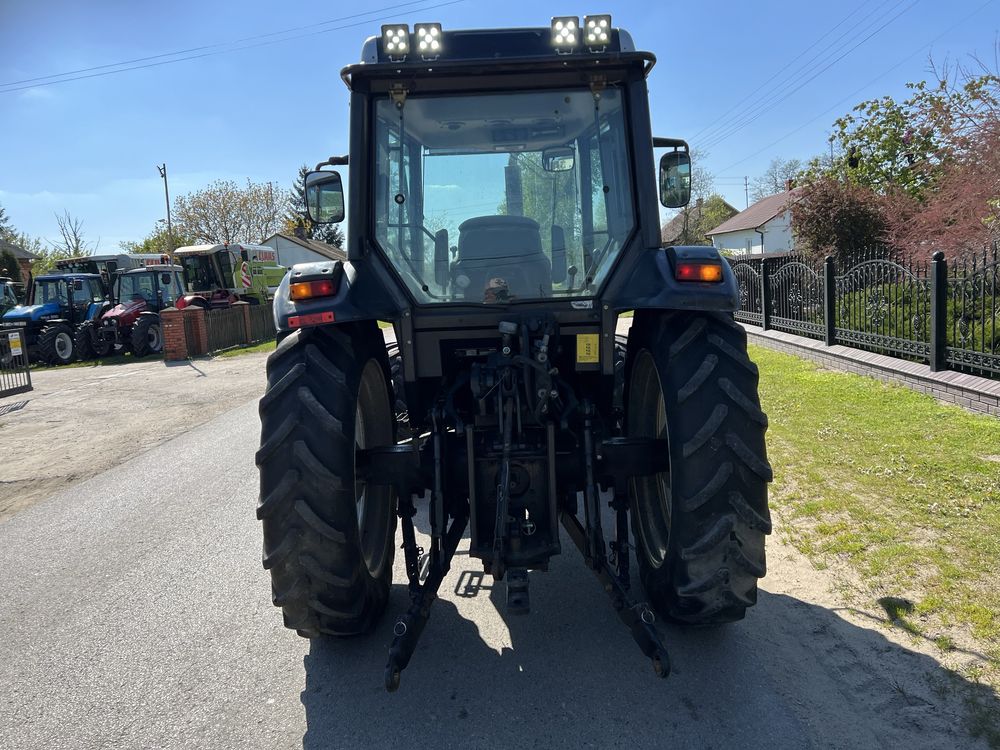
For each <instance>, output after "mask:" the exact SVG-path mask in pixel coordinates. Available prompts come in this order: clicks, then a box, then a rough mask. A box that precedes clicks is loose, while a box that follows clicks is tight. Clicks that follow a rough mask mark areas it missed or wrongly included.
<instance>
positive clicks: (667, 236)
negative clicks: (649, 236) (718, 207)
mask: <svg viewBox="0 0 1000 750" xmlns="http://www.w3.org/2000/svg"><path fill="white" fill-rule="evenodd" d="M722 202H723V203H724V204H725V205H726V208H729V209H731V210H732V211H736V206H731V205H730V204H729V203H728V202H727V201H725V200H723V201H722ZM704 207H705V204H704V202H702V203H696V204H695V205H694V206H693V207H692V208H691V209H689V210H688V212H687V217H688V222H689V223H691V224H693V225H695V226H697V224H698V223H699V222H700V221H701V212H702V211H703V210H704ZM683 233H684V211H681V212H680V213H678V214H677V215H676V216H675V217H674V218H672V219H671V220H670V221H668V222H667V223H666V224H664V225H663V227H662V229H660V236H661V237H662V239H663V241H664V242H666V243H668V244H669V243H672V242H676V241H677V239H678V238H679V237H680V236H681V235H682V234H683Z"/></svg>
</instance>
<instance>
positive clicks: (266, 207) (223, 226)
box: [174, 180, 289, 244]
mask: <svg viewBox="0 0 1000 750" xmlns="http://www.w3.org/2000/svg"><path fill="white" fill-rule="evenodd" d="M288 201H289V195H288V193H287V192H286V191H284V190H282V189H281V188H280V187H278V185H277V184H276V183H273V182H252V181H250V180H247V184H246V187H240V186H239V185H237V184H236V183H235V182H233V181H232V180H216V181H215V182H213V183H212V184H210V185H209V186H208V187H206V188H203V189H201V190H196V191H195V192H193V193H188V194H187V195H182V196H179V197H178V198H176V199H175V200H174V216H176V217H177V225H176V226H177V230H176V231H177V234H178V236H185V237H189V238H191V239H192V240H193V241H196V242H213V243H214V242H224V243H226V244H229V243H238V242H250V243H253V242H260V241H261V240H263V239H265V238H266V237H268V236H269V235H272V234H274V233H275V232H277V231H279V230H280V229H281V228H282V217H283V215H284V214H285V213H286V209H287V206H288Z"/></svg>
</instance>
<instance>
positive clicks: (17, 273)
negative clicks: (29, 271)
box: [0, 250, 21, 284]
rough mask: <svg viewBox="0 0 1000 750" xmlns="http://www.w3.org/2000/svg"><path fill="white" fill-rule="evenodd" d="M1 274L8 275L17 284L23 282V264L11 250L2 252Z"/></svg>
mask: <svg viewBox="0 0 1000 750" xmlns="http://www.w3.org/2000/svg"><path fill="white" fill-rule="evenodd" d="M0 276H6V277H8V278H9V279H11V280H12V281H13V282H14V283H15V284H19V283H20V282H21V266H20V265H19V264H18V262H17V258H15V257H14V253H12V252H11V251H10V250H4V251H3V252H2V253H0Z"/></svg>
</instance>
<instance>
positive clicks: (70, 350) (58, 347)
mask: <svg viewBox="0 0 1000 750" xmlns="http://www.w3.org/2000/svg"><path fill="white" fill-rule="evenodd" d="M74 344H75V342H74V341H73V329H72V328H70V327H69V326H68V325H66V324H65V323H56V324H55V325H50V326H46V327H45V328H43V329H42V331H41V333H39V334H38V357H39V358H40V359H41V360H42V362H44V363H45V364H47V365H68V364H70V363H71V362H72V361H73V360H74V359H76V346H75V345H74Z"/></svg>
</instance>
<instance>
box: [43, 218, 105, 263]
mask: <svg viewBox="0 0 1000 750" xmlns="http://www.w3.org/2000/svg"><path fill="white" fill-rule="evenodd" d="M55 216H56V224H57V225H58V226H59V239H58V240H57V241H56V242H51V241H50V242H49V244H50V245H51V246H52V250H54V251H57V252H60V253H65V256H64V257H67V258H74V257H77V256H80V255H90V254H91V253H93V251H94V250H96V249H97V247H98V245H100V242H98V243H96V244H95V243H92V242H87V241H86V240H85V239H84V235H83V221H82V220H80V219H77V218H74V217H73V216H71V215H70V213H69V211H66V210H64V211H63V212H62V214H56V215H55Z"/></svg>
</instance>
